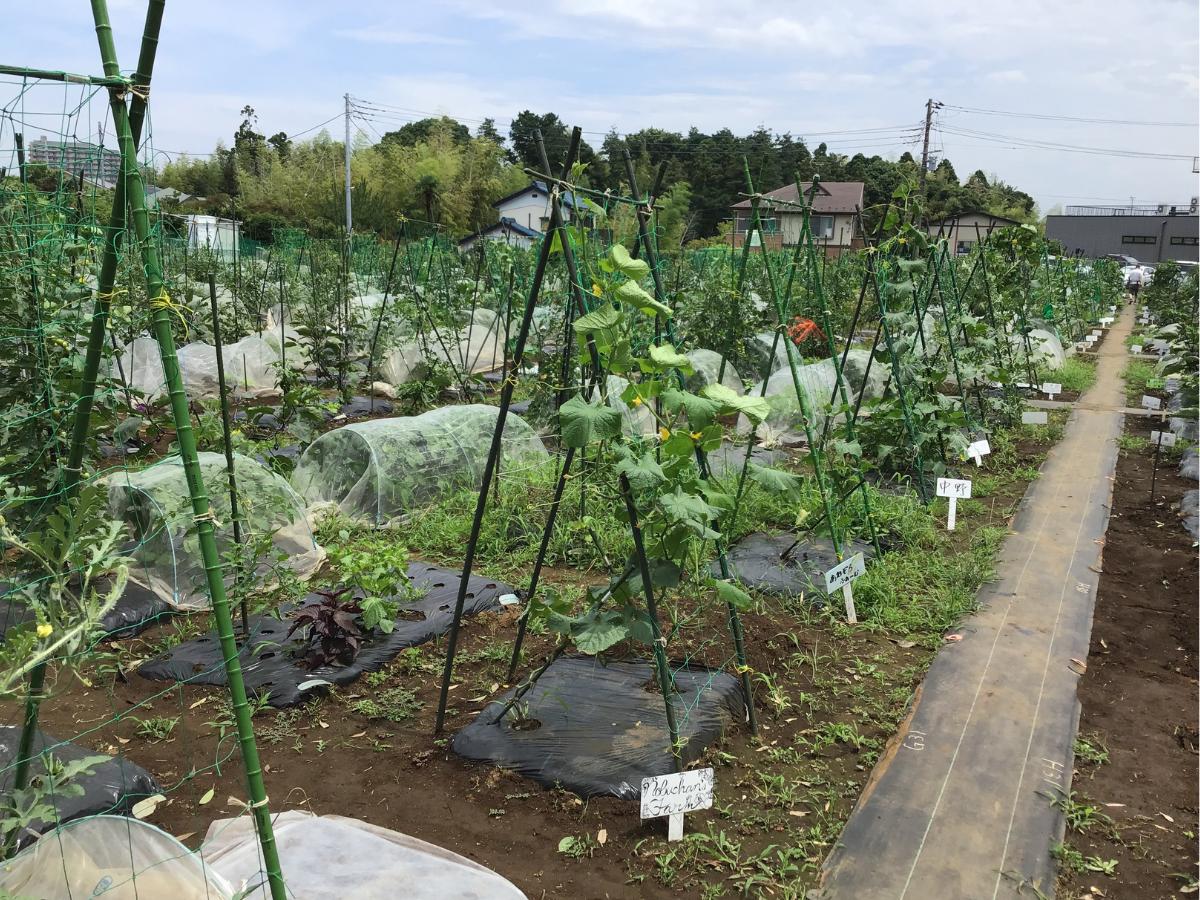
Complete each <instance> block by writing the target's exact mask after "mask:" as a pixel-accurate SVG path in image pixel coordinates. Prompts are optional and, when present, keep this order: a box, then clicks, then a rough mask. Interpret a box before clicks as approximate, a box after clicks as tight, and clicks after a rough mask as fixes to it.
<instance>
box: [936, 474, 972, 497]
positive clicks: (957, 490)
mask: <svg viewBox="0 0 1200 900" xmlns="http://www.w3.org/2000/svg"><path fill="white" fill-rule="evenodd" d="M937 495H938V496H939V497H949V498H950V499H951V500H954V499H961V500H966V499H969V498H970V496H971V481H970V479H968V478H939V479H938V480H937Z"/></svg>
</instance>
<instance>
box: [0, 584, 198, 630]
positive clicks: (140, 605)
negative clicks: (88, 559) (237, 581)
mask: <svg viewBox="0 0 1200 900" xmlns="http://www.w3.org/2000/svg"><path fill="white" fill-rule="evenodd" d="M96 589H97V590H100V591H104V590H105V589H106V587H105V585H104V584H103V583H102V582H101V583H98V584H97V588H96ZM7 590H8V585H4V584H0V641H3V640H4V635H5V634H6V633H7V632H8V629H10V628H15V627H17V626H18V625H23V624H24V623H26V622H28V621H30V620H31V619H33V618H34V614H33V610H32V609H30V608H29V607H28V606H27V605H26V604H24V603H21V602H19V601H13V600H10V599H9V598H8V597H7V596H5V594H6V592H7ZM174 612H175V610H174V609H173V608H172V607H171V605H170V604H169V603H167V602H166V601H165V600H163V599H162V598H161V597H159V596H158V595H157V594H155V593H154V592H153V591H151V590H150V589H149V588H145V587H142V586H141V585H140V584H135V583H134V582H132V581H129V582H127V583H126V585H125V592H124V593H123V594H121V597H120V599H118V600H117V603H116V605H115V606H114V607H113V608H112V609H110V610H109V611H108V612H107V613H105V615H104V617H103V618H102V619H101V620H100V630H101V631H103V632H104V633H105V634H107V635H108V636H109V637H114V638H117V637H133V636H134V635H135V634H138V633H139V632H141V631H144V630H145V629H147V628H149V627H150V626H151V625H153V624H154V623H155V622H156V621H158V620H159V619H160V618H164V617H166V616H170V615H173V614H174Z"/></svg>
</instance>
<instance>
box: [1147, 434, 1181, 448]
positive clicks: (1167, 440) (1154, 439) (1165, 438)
mask: <svg viewBox="0 0 1200 900" xmlns="http://www.w3.org/2000/svg"><path fill="white" fill-rule="evenodd" d="M1150 443H1152V444H1154V445H1155V446H1158V447H1174V446H1175V432H1173V431H1152V432H1150Z"/></svg>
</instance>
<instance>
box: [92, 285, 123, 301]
mask: <svg viewBox="0 0 1200 900" xmlns="http://www.w3.org/2000/svg"><path fill="white" fill-rule="evenodd" d="M128 293H129V291H127V290H126V289H125V288H114V289H113V290H111V291H96V299H97V300H106V301H108V302H110V303H111V302H112V301H113V300H116V299H117V298H118V297H120V296H121V295H122V294H128Z"/></svg>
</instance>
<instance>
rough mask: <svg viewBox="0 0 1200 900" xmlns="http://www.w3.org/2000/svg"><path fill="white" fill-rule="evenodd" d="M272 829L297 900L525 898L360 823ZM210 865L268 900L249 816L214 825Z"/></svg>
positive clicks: (289, 815) (410, 841)
mask: <svg viewBox="0 0 1200 900" xmlns="http://www.w3.org/2000/svg"><path fill="white" fill-rule="evenodd" d="M272 824H273V830H274V832H275V843H276V845H277V846H278V848H279V864H280V869H281V870H282V872H283V877H284V881H286V882H287V886H288V895H289V896H293V897H296V898H298V900H346V898H351V897H352V898H354V900H396V898H398V897H404V898H405V900H524V897H525V895H524V894H523V893H521V891H519V890H518V889H517V888H516V886H515V885H513V884H512V883H511V882H509V881H508V880H506V879H504V878H501V877H500V876H499V875H497V874H496V873H495V872H493V871H492V870H491V869H486V868H484V867H483V866H481V865H479V864H478V863H475V862H472V861H471V860H469V859H467V858H466V857H463V856H459V855H458V854H457V853H451V852H450V851H449V850H445V849H443V848H442V847H438V846H436V845H434V844H430V843H427V842H425V841H421V840H418V839H417V838H413V837H409V836H408V835H406V834H401V833H400V832H398V831H391V830H389V829H387V828H381V827H379V826H377V825H371V824H369V823H367V822H362V821H359V820H358V819H351V818H347V817H345V816H317V815H314V814H313V813H310V812H304V811H301V810H288V811H287V812H284V813H280V814H279V815H277V816H275V817H274V818H273V821H272ZM204 859H205V862H206V863H207V864H208V865H210V866H212V867H213V868H214V869H215V870H216V871H217V872H218V873H220V875H221V876H222V877H223V878H224V879H225V880H226V881H227V882H229V883H230V884H232V885H234V886H235V887H237V888H238V889H239V890H244V889H249V891H248V893H246V894H244V895H243V896H244V897H245V898H246V900H269V898H270V896H271V894H270V890H269V888H268V886H267V884H266V881H267V876H266V872H265V871H264V868H263V863H262V854H261V852H260V849H259V845H258V838H257V837H256V836H255V833H254V825H253V822H251V821H250V820H249V819H248V818H247V817H245V816H243V817H241V818H238V819H218V820H217V821H215V822H213V823H212V825H210V826H209V828H208V834H207V835H206V836H205V842H204ZM351 885H353V887H350V886H351ZM243 886H245V887H243ZM256 886H257V887H256ZM172 900H176V898H172Z"/></svg>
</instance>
